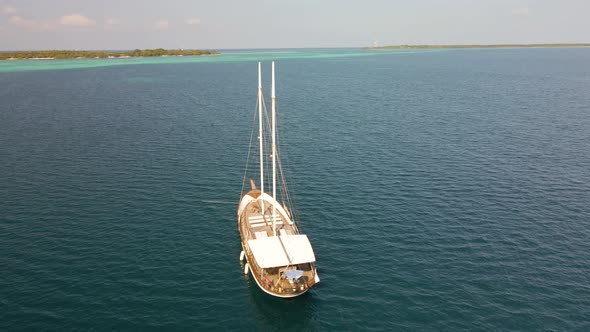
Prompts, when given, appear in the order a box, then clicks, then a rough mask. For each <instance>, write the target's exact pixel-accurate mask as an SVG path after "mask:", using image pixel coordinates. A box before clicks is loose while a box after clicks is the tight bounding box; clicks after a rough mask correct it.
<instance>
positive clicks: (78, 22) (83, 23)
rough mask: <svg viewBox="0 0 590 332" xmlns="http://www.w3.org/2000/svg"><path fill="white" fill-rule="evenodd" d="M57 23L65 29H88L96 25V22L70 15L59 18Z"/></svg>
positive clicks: (82, 16)
mask: <svg viewBox="0 0 590 332" xmlns="http://www.w3.org/2000/svg"><path fill="white" fill-rule="evenodd" d="M59 22H60V23H61V25H65V26H67V27H90V26H94V25H96V22H95V21H94V20H93V19H91V18H88V17H86V16H84V15H80V14H72V15H65V16H62V17H60V19H59Z"/></svg>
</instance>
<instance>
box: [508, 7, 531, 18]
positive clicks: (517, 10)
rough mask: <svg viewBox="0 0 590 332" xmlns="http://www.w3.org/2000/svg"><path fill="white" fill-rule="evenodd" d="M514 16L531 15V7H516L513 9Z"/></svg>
mask: <svg viewBox="0 0 590 332" xmlns="http://www.w3.org/2000/svg"><path fill="white" fill-rule="evenodd" d="M511 14H512V16H519V17H526V16H530V15H531V10H530V9H529V7H523V8H515V9H513V10H512V13H511Z"/></svg>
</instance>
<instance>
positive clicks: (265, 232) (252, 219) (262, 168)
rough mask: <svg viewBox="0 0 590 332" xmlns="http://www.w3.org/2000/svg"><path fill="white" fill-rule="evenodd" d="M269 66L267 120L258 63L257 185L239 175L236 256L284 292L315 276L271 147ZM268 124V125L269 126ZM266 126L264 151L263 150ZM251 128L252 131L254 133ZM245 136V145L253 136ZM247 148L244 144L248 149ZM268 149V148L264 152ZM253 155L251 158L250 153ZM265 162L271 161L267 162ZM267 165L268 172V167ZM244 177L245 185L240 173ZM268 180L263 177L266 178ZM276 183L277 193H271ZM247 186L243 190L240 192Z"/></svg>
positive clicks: (271, 288) (261, 283)
mask: <svg viewBox="0 0 590 332" xmlns="http://www.w3.org/2000/svg"><path fill="white" fill-rule="evenodd" d="M275 109H276V96H275V66H274V62H273V63H272V84H271V119H270V123H269V121H268V120H269V119H268V115H267V112H266V107H265V104H264V97H263V95H262V76H261V64H260V62H259V63H258V99H257V110H258V112H257V113H258V142H257V145H258V152H259V153H258V164H259V167H258V169H256V168H254V169H253V170H251V171H253V172H258V174H257V175H258V181H259V182H258V183H259V187H257V186H256V181H255V180H254V179H253V178H249V177H248V174H247V173H248V171H249V168H248V164H249V163H250V154H249V155H248V156H249V157H248V162H247V163H246V174H245V175H244V186H243V188H242V196H241V198H240V201H239V204H238V211H237V212H238V229H239V231H240V237H241V241H242V252H241V253H240V261H243V260H244V259H246V263H245V264H244V274H248V272H250V273H251V274H252V277H253V278H254V280H255V281H256V284H258V287H260V289H261V290H263V291H264V292H266V293H268V294H270V295H272V296H276V297H282V298H289V297H295V296H298V295H301V294H303V293H305V292H307V291H308V290H309V289H310V288H311V287H312V286H314V285H315V284H317V283H318V282H319V281H320V278H319V276H318V274H317V270H316V267H315V254H314V251H313V248H312V246H311V243H310V242H309V239H308V237H307V235H305V234H302V233H301V232H300V230H299V228H298V227H297V224H296V220H295V219H296V218H295V217H294V214H293V207H292V204H291V200H290V199H289V194H288V191H287V186H286V182H285V180H284V176H283V171H282V166H281V162H280V158H279V151H278V148H277V145H278V142H277V135H276V110H275ZM269 127H270V128H269ZM269 129H270V151H267V150H266V149H267V145H268V140H269V138H268V131H269ZM254 131H255V130H253V134H254ZM253 137H254V135H252V136H251V139H250V149H252V146H253V142H252V141H253V139H252V138H253ZM249 151H250V150H249ZM269 152H270V154H269ZM253 159H255V158H253ZM269 164H271V165H269ZM267 168H270V173H271V174H270V175H271V176H268V173H269V172H268V170H267ZM265 176H267V177H271V178H272V180H270V182H271V186H272V188H271V192H266V190H267V188H266V187H265ZM247 177H248V179H249V181H248V182H249V187H250V188H249V189H245V188H247V187H248V183H247V181H246V178H247ZM267 180H268V179H267ZM277 183H280V186H279V190H280V192H281V195H280V197H279V196H277ZM246 190H248V191H247V192H245V191H246Z"/></svg>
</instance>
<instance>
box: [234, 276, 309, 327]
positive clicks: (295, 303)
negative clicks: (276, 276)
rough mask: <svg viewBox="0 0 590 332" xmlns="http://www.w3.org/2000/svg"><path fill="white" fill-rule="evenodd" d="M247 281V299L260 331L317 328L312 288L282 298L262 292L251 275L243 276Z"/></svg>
mask: <svg viewBox="0 0 590 332" xmlns="http://www.w3.org/2000/svg"><path fill="white" fill-rule="evenodd" d="M245 279H246V280H245V281H246V282H247V283H248V289H249V300H250V302H251V303H252V306H251V308H253V311H254V312H253V315H254V317H253V318H254V320H255V321H256V324H257V326H256V327H257V328H258V329H259V330H261V331H270V330H273V331H275V330H283V329H286V330H288V331H310V330H317V329H318V325H317V321H316V314H315V312H316V304H315V302H316V301H317V300H318V299H316V298H314V296H313V295H314V290H310V291H308V292H307V293H305V294H303V295H300V296H297V297H294V298H290V299H283V298H278V297H274V296H270V295H268V294H266V293H265V292H263V291H262V290H261V289H260V288H259V287H258V285H257V284H256V282H255V281H254V279H253V278H252V276H251V275H250V274H248V276H245Z"/></svg>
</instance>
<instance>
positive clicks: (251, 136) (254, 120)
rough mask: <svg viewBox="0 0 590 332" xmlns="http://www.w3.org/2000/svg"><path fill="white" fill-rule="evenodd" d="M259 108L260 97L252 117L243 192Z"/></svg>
mask: <svg viewBox="0 0 590 332" xmlns="http://www.w3.org/2000/svg"><path fill="white" fill-rule="evenodd" d="M257 109H258V98H256V107H255V108H254V116H253V117H252V126H250V127H251V128H252V131H251V132H250V143H249V144H248V157H247V158H246V169H245V170H244V177H243V178H242V191H241V193H242V194H244V186H246V176H247V174H248V165H250V155H251V153H252V139H253V138H254V131H255V126H254V124H255V123H256V115H257V113H258V112H257Z"/></svg>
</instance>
